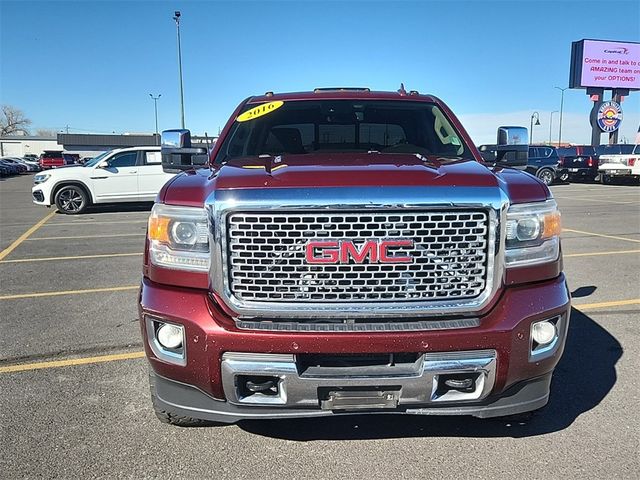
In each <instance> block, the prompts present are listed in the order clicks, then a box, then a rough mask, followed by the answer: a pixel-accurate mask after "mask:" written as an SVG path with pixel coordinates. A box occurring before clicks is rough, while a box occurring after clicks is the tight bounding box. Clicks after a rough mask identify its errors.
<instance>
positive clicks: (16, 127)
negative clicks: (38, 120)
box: [0, 105, 31, 136]
mask: <svg viewBox="0 0 640 480" xmlns="http://www.w3.org/2000/svg"><path fill="white" fill-rule="evenodd" d="M29 125H31V120H29V119H28V118H27V117H25V116H24V113H22V110H19V109H17V108H15V107H12V106H11V105H2V115H0V135H2V136H4V135H14V134H16V133H23V134H24V135H29V130H28V129H27V127H28V126H29Z"/></svg>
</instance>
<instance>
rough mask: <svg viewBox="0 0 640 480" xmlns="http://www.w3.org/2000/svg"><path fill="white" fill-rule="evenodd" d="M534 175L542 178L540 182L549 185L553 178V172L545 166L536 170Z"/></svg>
mask: <svg viewBox="0 0 640 480" xmlns="http://www.w3.org/2000/svg"><path fill="white" fill-rule="evenodd" d="M536 177H538V178H539V179H540V180H542V183H544V184H545V185H551V184H552V183H553V180H554V175H553V172H552V171H551V170H549V169H547V168H544V169H542V170H538V173H536Z"/></svg>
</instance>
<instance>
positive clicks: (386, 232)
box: [226, 209, 489, 304]
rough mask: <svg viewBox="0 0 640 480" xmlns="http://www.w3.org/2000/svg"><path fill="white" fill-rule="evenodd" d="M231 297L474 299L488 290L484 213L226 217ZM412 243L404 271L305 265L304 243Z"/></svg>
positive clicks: (486, 219) (262, 299) (259, 299)
mask: <svg viewBox="0 0 640 480" xmlns="http://www.w3.org/2000/svg"><path fill="white" fill-rule="evenodd" d="M226 225H227V232H226V235H227V239H226V240H227V262H228V274H229V277H228V285H229V289H230V292H231V293H232V294H233V295H234V296H235V297H236V298H237V299H238V300H240V301H254V302H269V303H271V302H276V303H277V302H293V303H296V302H316V303H326V304H331V303H336V302H338V303H339V302H382V303H384V302H412V301H418V302H425V301H427V302H428V301H438V300H465V299H473V298H477V297H478V296H479V295H481V294H482V293H483V292H484V291H485V289H486V287H487V255H488V250H489V243H488V242H489V216H488V214H487V212H485V211H483V210H466V209H465V210H447V211H442V210H433V211H423V210H419V211H409V212H407V211H394V210H382V211H373V212H372V211H366V212H362V211H361V212H344V211H341V212H336V213H327V212H326V211H322V212H305V213H300V212H293V213H288V212H269V213H253V212H235V211H234V212H230V213H229V214H228V216H227V222H226ZM407 238H409V239H412V240H414V247H413V248H412V249H405V250H403V251H402V253H403V254H409V255H410V256H411V257H413V263H410V264H407V263H405V264H366V263H365V264H357V265H355V264H348V265H344V264H342V265H324V264H323V265H317V264H314V265H310V264H308V263H307V262H306V260H305V245H306V243H307V242H308V241H309V240H350V241H352V242H354V243H355V244H356V245H358V244H359V243H360V242H364V241H367V240H372V239H407Z"/></svg>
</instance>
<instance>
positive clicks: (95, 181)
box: [31, 147, 174, 214]
mask: <svg viewBox="0 0 640 480" xmlns="http://www.w3.org/2000/svg"><path fill="white" fill-rule="evenodd" d="M173 176H174V174H170V173H165V172H163V171H162V163H161V156H160V147H132V148H118V149H116V150H111V151H108V152H104V153H102V154H100V155H99V156H97V157H95V158H93V159H91V160H90V161H88V162H87V163H85V164H84V165H82V166H73V167H61V168H56V169H53V170H47V171H46V172H42V173H39V174H38V175H36V176H35V177H34V178H33V181H34V183H35V185H34V186H33V188H32V189H31V193H32V195H33V202H34V203H36V204H38V205H46V206H51V205H54V204H55V205H56V206H57V207H58V210H59V211H61V212H62V213H68V214H76V213H81V212H83V211H84V210H85V209H86V208H87V207H88V206H89V205H91V204H95V203H114V202H146V201H153V200H155V197H156V195H157V194H158V192H159V191H160V189H161V188H162V186H163V185H164V184H165V183H166V182H167V180H169V179H170V178H172V177H173Z"/></svg>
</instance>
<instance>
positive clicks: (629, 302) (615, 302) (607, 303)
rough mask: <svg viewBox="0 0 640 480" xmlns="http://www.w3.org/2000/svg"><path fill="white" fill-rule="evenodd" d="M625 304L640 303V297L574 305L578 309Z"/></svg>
mask: <svg viewBox="0 0 640 480" xmlns="http://www.w3.org/2000/svg"><path fill="white" fill-rule="evenodd" d="M624 305H640V298H632V299H630V300H616V301H613V302H600V303H583V304H582V305H574V307H575V308H577V309H578V310H593V309H595V308H606V307H621V306H624Z"/></svg>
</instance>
